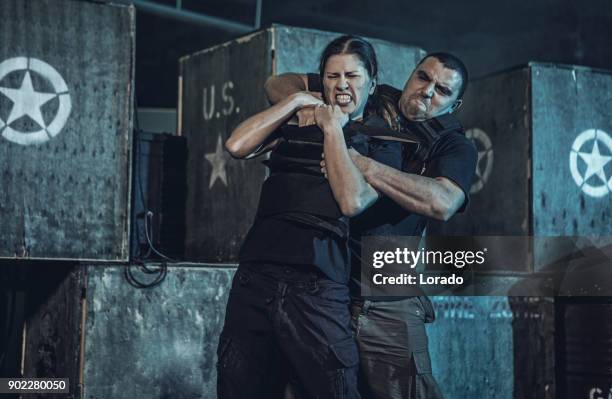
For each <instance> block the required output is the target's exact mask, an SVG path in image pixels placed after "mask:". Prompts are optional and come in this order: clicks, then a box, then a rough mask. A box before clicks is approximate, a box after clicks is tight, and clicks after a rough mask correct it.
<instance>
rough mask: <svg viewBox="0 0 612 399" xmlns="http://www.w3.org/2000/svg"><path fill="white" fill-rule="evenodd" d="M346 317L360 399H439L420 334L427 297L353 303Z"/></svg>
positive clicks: (427, 315)
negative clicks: (355, 348)
mask: <svg viewBox="0 0 612 399" xmlns="http://www.w3.org/2000/svg"><path fill="white" fill-rule="evenodd" d="M352 313H353V327H354V329H355V334H356V338H357V344H358V346H359V354H360V361H361V363H360V376H359V377H360V379H359V382H360V392H361V395H362V397H363V398H364V399H442V393H441V391H440V388H439V386H438V383H437V382H436V380H435V378H434V376H433V374H432V371H431V360H430V358H429V347H428V340H427V333H426V331H425V323H426V322H430V321H432V320H433V317H434V313H433V306H432V305H431V302H430V301H429V299H428V298H427V297H416V296H415V297H410V298H406V299H402V300H398V301H368V300H365V301H355V302H354V303H353V306H352Z"/></svg>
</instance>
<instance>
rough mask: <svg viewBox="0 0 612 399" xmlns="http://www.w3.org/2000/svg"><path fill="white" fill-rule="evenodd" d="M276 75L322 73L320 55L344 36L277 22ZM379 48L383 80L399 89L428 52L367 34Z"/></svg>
mask: <svg viewBox="0 0 612 399" xmlns="http://www.w3.org/2000/svg"><path fill="white" fill-rule="evenodd" d="M272 30H273V35H274V46H275V51H276V53H275V71H274V73H275V74H281V73H285V72H303V73H308V72H315V73H316V72H318V70H319V58H320V56H321V53H322V52H323V49H324V48H325V46H326V45H327V44H328V43H329V42H330V41H332V40H333V39H335V38H336V37H338V36H340V35H342V33H337V32H324V31H320V30H315V29H305V28H296V27H291V26H283V25H274V26H273V27H272ZM365 39H367V40H368V41H369V42H370V43H371V44H372V46H373V47H374V50H376V57H377V59H378V67H379V71H378V75H379V81H378V82H379V83H385V84H389V85H391V86H395V87H397V88H399V89H401V88H403V87H404V84H405V83H406V81H407V80H408V77H409V76H410V73H411V72H412V70H413V69H414V67H415V66H416V64H417V63H418V62H419V61H420V60H421V58H423V57H424V56H425V51H424V50H423V49H421V48H418V47H415V46H408V45H405V44H398V43H392V42H388V41H384V40H379V39H372V38H368V37H365Z"/></svg>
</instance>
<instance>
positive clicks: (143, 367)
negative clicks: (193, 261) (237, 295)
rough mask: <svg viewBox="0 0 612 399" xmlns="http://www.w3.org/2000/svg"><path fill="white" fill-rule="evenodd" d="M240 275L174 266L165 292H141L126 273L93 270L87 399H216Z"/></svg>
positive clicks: (120, 269)
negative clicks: (231, 299)
mask: <svg viewBox="0 0 612 399" xmlns="http://www.w3.org/2000/svg"><path fill="white" fill-rule="evenodd" d="M234 270H235V269H234V268H233V267H225V268H210V267H189V266H181V265H174V266H171V267H170V268H169V270H168V276H167V278H166V280H164V282H163V283H162V284H161V285H159V286H157V287H155V288H152V289H147V290H138V289H135V288H133V287H132V286H130V285H128V283H127V282H126V280H125V279H124V276H123V267H95V266H93V267H90V268H89V270H88V289H87V304H88V312H87V322H86V325H85V332H86V339H85V364H84V369H83V370H84V376H85V377H84V387H85V389H84V397H87V398H100V399H102V398H117V399H119V398H125V399H129V398H160V399H161V398H168V397H173V398H190V399H191V398H193V399H195V398H214V397H216V394H215V392H216V367H215V364H216V355H215V354H216V348H217V342H218V339H219V338H218V337H219V334H220V333H221V327H222V326H223V319H224V315H225V305H226V302H227V296H228V294H229V287H230V285H231V279H232V276H233V273H234ZM109 381H112V383H109Z"/></svg>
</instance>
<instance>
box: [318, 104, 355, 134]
mask: <svg viewBox="0 0 612 399" xmlns="http://www.w3.org/2000/svg"><path fill="white" fill-rule="evenodd" d="M314 114H315V121H316V122H317V125H318V126H319V127H320V128H321V130H323V133H327V132H328V131H335V130H337V129H331V130H330V129H329V128H330V127H336V128H339V129H340V131H342V127H343V126H344V125H346V123H347V122H348V120H349V117H348V115H347V114H345V113H344V112H342V109H341V108H340V107H339V106H337V105H326V104H323V105H319V106H318V107H316V108H315V112H314Z"/></svg>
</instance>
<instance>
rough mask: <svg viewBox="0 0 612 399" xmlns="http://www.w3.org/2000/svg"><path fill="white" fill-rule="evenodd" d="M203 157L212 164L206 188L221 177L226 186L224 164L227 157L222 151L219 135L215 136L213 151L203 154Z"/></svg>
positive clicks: (210, 186)
mask: <svg viewBox="0 0 612 399" xmlns="http://www.w3.org/2000/svg"><path fill="white" fill-rule="evenodd" d="M204 158H206V160H207V161H208V162H209V163H210V164H211V166H212V172H211V174H210V182H209V183H208V188H209V189H211V188H212V186H213V184H215V182H216V181H217V179H221V182H223V184H224V185H225V187H227V172H226V169H225V164H226V163H227V160H228V157H227V155H226V154H225V152H224V151H223V141H222V140H221V136H220V135H219V136H218V137H217V147H216V148H215V152H211V153H208V154H205V155H204Z"/></svg>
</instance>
